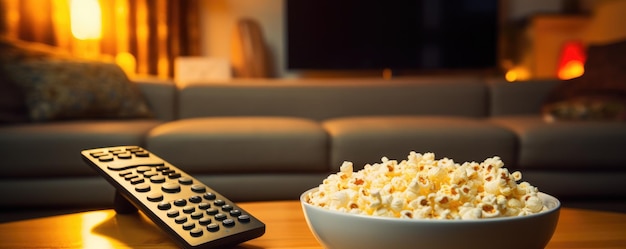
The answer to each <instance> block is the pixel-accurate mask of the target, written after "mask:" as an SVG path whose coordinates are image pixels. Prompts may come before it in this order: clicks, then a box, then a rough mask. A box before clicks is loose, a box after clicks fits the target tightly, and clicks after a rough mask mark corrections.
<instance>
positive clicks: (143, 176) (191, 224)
mask: <svg viewBox="0 0 626 249" xmlns="http://www.w3.org/2000/svg"><path fill="white" fill-rule="evenodd" d="M81 154H82V157H83V159H84V160H85V161H86V162H87V163H88V164H89V165H91V166H92V167H93V168H95V169H96V170H97V171H98V173H100V174H101V175H102V176H104V178H106V179H107V180H108V181H109V182H110V183H111V184H113V186H115V188H116V189H117V193H116V198H115V199H116V200H115V202H116V205H115V206H116V211H117V212H118V213H125V212H128V211H129V208H128V207H129V206H130V207H132V206H131V205H125V207H124V205H123V202H125V201H124V200H123V199H126V200H128V201H129V202H130V203H132V204H133V206H135V207H136V208H138V209H139V210H141V211H142V212H143V213H144V214H146V216H148V217H149V218H150V219H151V220H152V221H153V222H154V223H155V224H157V225H158V226H159V227H161V228H162V229H163V230H164V231H165V232H166V233H167V234H169V235H170V236H171V237H172V238H173V239H174V241H175V242H176V243H177V244H178V245H180V246H181V247H183V248H223V247H228V246H234V245H237V244H240V243H242V242H245V241H248V240H251V239H254V238H257V237H260V236H261V235H263V234H264V233H265V224H263V222H261V221H259V220H258V219H256V218H255V217H254V216H252V215H251V214H249V213H247V212H246V211H245V210H243V209H241V208H240V207H238V206H237V205H236V204H235V203H233V202H232V201H230V200H228V199H227V198H226V197H224V196H223V195H221V194H219V193H217V192H216V191H215V190H213V189H211V188H209V187H208V186H206V185H205V184H203V183H202V182H200V181H198V180H196V179H195V178H193V177H191V176H190V175H188V174H187V173H185V172H183V171H182V170H180V169H178V168H177V167H175V166H174V165H172V164H170V163H168V162H166V161H165V160H163V159H161V158H159V157H157V156H156V155H154V154H152V153H150V152H149V151H147V150H145V149H143V148H141V147H139V146H117V147H107V148H96V149H88V150H83V151H82V152H81ZM120 202H122V204H120ZM131 211H132V210H131Z"/></svg>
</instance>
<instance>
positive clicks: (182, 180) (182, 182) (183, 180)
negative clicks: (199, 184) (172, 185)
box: [178, 176, 193, 185]
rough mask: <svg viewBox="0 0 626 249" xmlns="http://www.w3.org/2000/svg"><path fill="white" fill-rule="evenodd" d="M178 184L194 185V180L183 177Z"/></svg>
mask: <svg viewBox="0 0 626 249" xmlns="http://www.w3.org/2000/svg"><path fill="white" fill-rule="evenodd" d="M178 182H179V183H180V184H183V185H189V184H192V183H193V180H192V179H191V178H189V177H184V176H183V177H181V178H178Z"/></svg>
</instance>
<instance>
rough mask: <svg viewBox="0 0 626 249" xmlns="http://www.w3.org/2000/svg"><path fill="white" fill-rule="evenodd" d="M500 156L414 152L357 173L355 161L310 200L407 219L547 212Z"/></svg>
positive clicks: (533, 191)
mask: <svg viewBox="0 0 626 249" xmlns="http://www.w3.org/2000/svg"><path fill="white" fill-rule="evenodd" d="M521 179H522V174H521V173H520V172H518V171H516V172H513V173H510V172H509V171H508V170H507V169H506V168H504V163H503V162H502V160H500V158H499V157H492V158H488V159H486V160H485V161H483V162H482V163H476V162H465V163H463V164H458V163H455V162H454V161H453V160H452V159H448V158H443V159H440V160H435V154H434V153H425V154H420V153H416V152H411V153H410V154H409V156H408V158H407V160H403V161H401V162H400V163H398V161H396V160H389V159H387V158H386V157H383V158H382V162H381V163H376V164H373V165H370V164H368V165H365V167H364V168H363V169H362V170H359V171H356V172H354V170H353V165H352V163H351V162H344V163H343V164H342V165H341V168H340V171H339V172H338V173H336V174H331V175H330V176H328V177H327V178H326V179H325V180H324V181H323V182H322V184H320V185H319V188H318V189H317V191H314V192H310V193H309V194H308V196H306V201H307V202H308V203H310V204H312V205H315V206H320V207H323V208H327V209H331V210H337V211H342V212H347V213H353V214H364V215H373V216H386V217H399V218H405V219H455V220H469V219H482V218H494V217H508V216H522V215H528V214H533V213H538V212H541V211H544V210H546V209H547V208H546V207H545V206H544V205H543V203H542V201H541V199H540V198H539V197H538V196H537V193H538V189H537V188H536V187H533V186H532V185H530V184H529V183H528V182H521V183H519V184H518V182H519V181H520V180H521Z"/></svg>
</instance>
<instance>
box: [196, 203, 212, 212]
mask: <svg viewBox="0 0 626 249" xmlns="http://www.w3.org/2000/svg"><path fill="white" fill-rule="evenodd" d="M210 207H211V204H209V203H206V202H203V203H200V204H198V208H199V209H202V210H207V209H209V208H210Z"/></svg>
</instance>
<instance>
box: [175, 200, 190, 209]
mask: <svg viewBox="0 0 626 249" xmlns="http://www.w3.org/2000/svg"><path fill="white" fill-rule="evenodd" d="M174 205H176V206H179V207H182V206H185V205H187V200H185V199H177V200H175V201H174Z"/></svg>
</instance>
